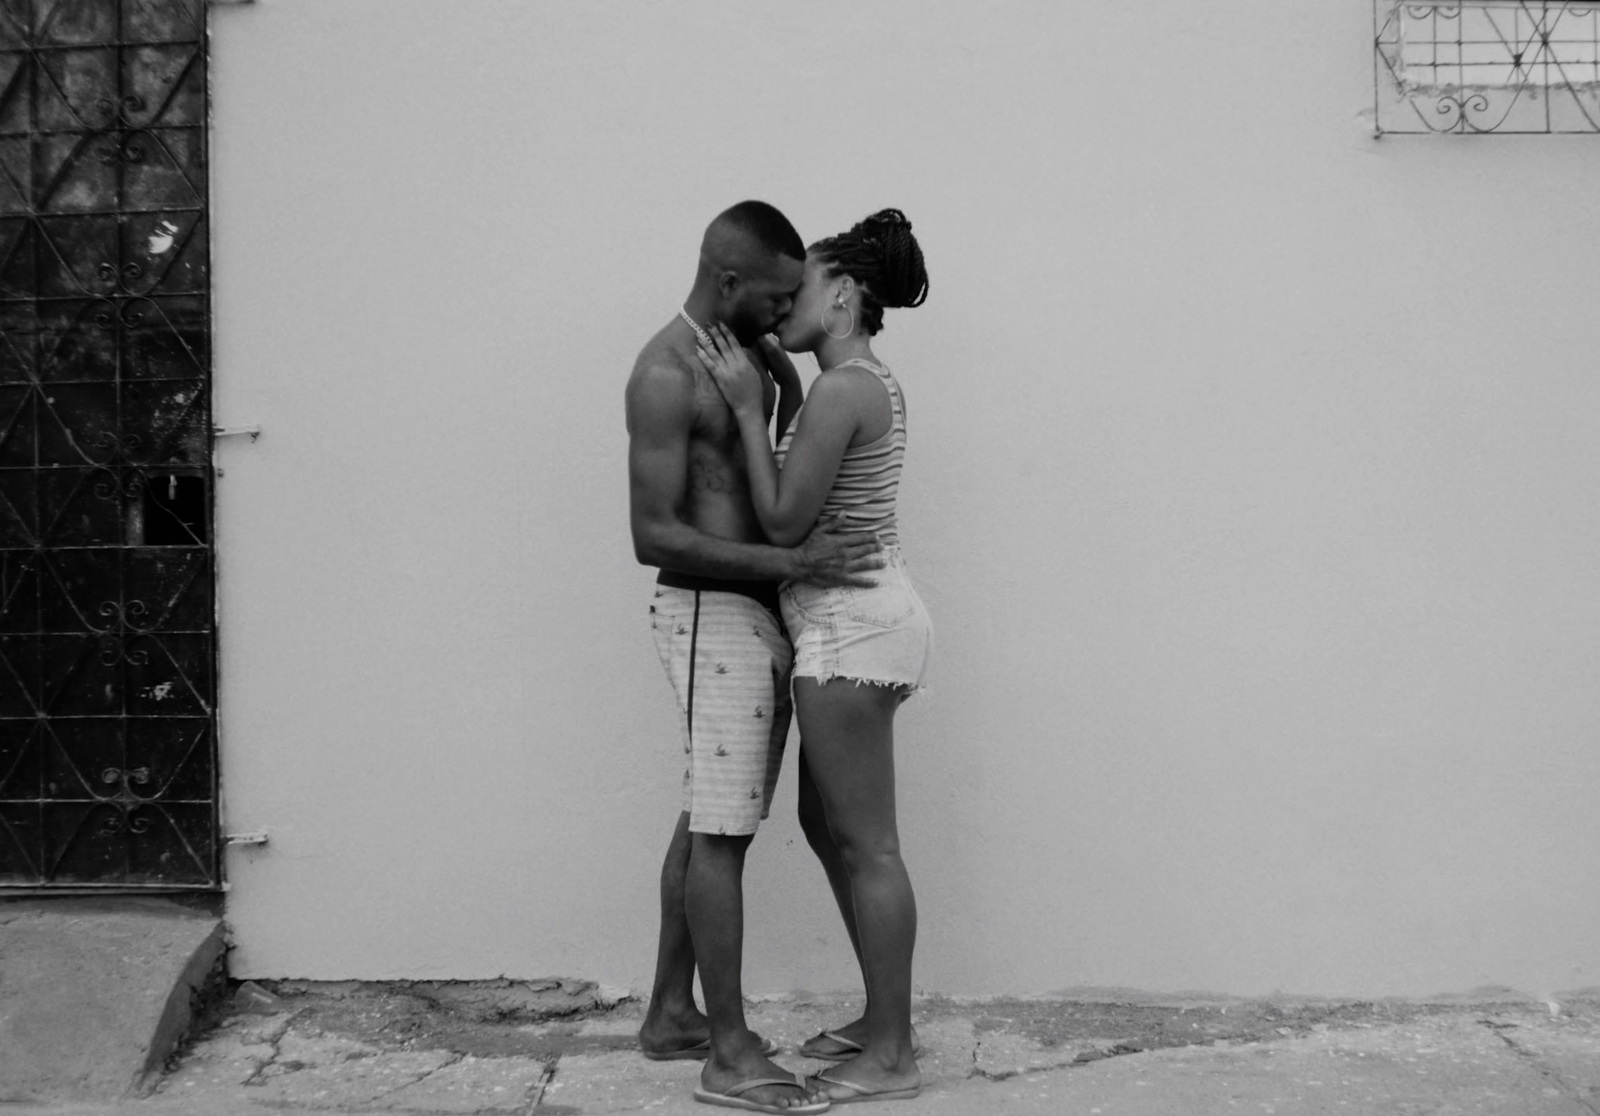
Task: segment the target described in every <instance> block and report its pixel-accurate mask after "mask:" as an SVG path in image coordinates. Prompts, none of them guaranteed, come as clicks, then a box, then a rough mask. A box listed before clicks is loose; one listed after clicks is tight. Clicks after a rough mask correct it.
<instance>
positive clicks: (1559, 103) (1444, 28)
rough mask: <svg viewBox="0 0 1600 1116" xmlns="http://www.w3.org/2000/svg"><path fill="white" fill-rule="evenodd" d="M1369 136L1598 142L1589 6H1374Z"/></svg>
mask: <svg viewBox="0 0 1600 1116" xmlns="http://www.w3.org/2000/svg"><path fill="white" fill-rule="evenodd" d="M1373 29H1374V36H1373V71H1374V73H1373V77H1374V84H1373V93H1374V123H1375V128H1376V130H1377V132H1378V134H1379V135H1383V134H1389V133H1435V134H1453V135H1489V134H1500V135H1527V134H1543V135H1551V134H1600V9H1597V6H1596V5H1595V4H1594V3H1593V2H1592V0H1584V2H1583V3H1576V2H1572V0H1478V2H1476V3H1461V2H1456V3H1449V4H1444V3H1440V4H1428V3H1417V2H1415V0H1374V6H1373Z"/></svg>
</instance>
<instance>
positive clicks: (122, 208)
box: [0, 0, 220, 890]
mask: <svg viewBox="0 0 1600 1116" xmlns="http://www.w3.org/2000/svg"><path fill="white" fill-rule="evenodd" d="M0 72H3V73H5V74H7V75H8V77H7V80H6V81H5V82H4V83H0V890H3V889H8V888H11V889H15V888H28V889H33V888H46V889H49V888H63V887H65V888H115V889H131V888H140V887H162V888H172V887H186V888H198V889H210V888H215V887H217V886H218V885H219V884H220V873H219V862H218V849H219V847H220V841H219V839H218V832H217V817H216V760H215V752H216V747H215V737H216V733H215V704H216V702H215V695H216V667H215V610H214V607H213V573H212V569H213V566H212V553H211V540H210V529H209V510H210V505H211V485H212V477H213V472H212V467H211V454H210V430H211V413H210V398H211V391H210V385H211V380H210V377H211V357H210V285H209V272H210V261H209V256H208V252H209V245H208V242H209V237H208V234H207V217H208V198H207V185H206V183H207V169H206V159H207V149H206V20H205V3H204V0H163V2H162V3H159V4H129V3H107V4H98V3H97V4H85V3H82V0H30V2H29V3H23V4H8V3H0Z"/></svg>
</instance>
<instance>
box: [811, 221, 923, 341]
mask: <svg viewBox="0 0 1600 1116" xmlns="http://www.w3.org/2000/svg"><path fill="white" fill-rule="evenodd" d="M811 251H812V252H813V253H814V254H815V255H816V256H817V257H818V258H819V259H821V260H822V262H823V263H824V264H825V265H826V266H827V269H828V274H829V275H830V276H832V275H848V276H850V278H852V279H854V280H855V281H856V283H857V284H858V285H859V286H860V287H861V324H862V325H863V326H865V327H866V330H867V333H868V334H876V333H877V332H878V331H879V330H880V329H882V328H883V309H884V307H886V306H921V305H922V304H923V302H925V301H926V300H927V297H928V272H927V269H926V268H925V267H923V264H922V248H921V246H920V245H918V244H917V238H916V237H914V236H912V235H911V222H910V221H909V220H907V219H906V215H905V214H904V213H901V212H900V211H899V210H898V209H880V210H878V212H876V213H874V214H873V215H872V216H870V217H868V218H866V219H864V220H862V221H858V222H856V224H855V225H854V226H852V227H851V229H850V231H849V232H842V233H840V234H839V235H838V236H830V237H828V238H827V239H825V240H819V241H817V242H816V243H815V244H813V245H812V246H811Z"/></svg>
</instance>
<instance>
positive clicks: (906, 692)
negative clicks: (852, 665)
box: [794, 672, 933, 702]
mask: <svg viewBox="0 0 1600 1116" xmlns="http://www.w3.org/2000/svg"><path fill="white" fill-rule="evenodd" d="M794 677H795V678H809V679H811V680H812V681H813V682H815V683H817V685H819V686H826V685H827V684H828V683H829V682H832V681H834V680H835V679H837V680H839V681H842V682H854V683H855V684H856V685H857V686H882V687H884V688H886V689H896V690H899V691H900V700H901V701H902V702H904V701H908V700H909V699H911V698H914V697H916V696H917V695H918V694H926V693H930V692H931V691H932V690H933V687H932V686H930V685H928V684H927V683H926V682H901V681H900V680H898V679H891V678H856V677H855V676H853V675H849V674H840V673H838V672H834V673H831V674H821V673H817V674H796V675H794Z"/></svg>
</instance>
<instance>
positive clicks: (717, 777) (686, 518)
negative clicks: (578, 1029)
mask: <svg viewBox="0 0 1600 1116" xmlns="http://www.w3.org/2000/svg"><path fill="white" fill-rule="evenodd" d="M804 261H805V245H804V244H803V243H802V241H801V240H800V236H799V234H798V233H796V232H795V230H794V227H793V226H792V225H791V224H790V223H789V222H788V220H787V219H786V218H785V217H784V216H783V214H781V213H779V212H778V210H776V209H774V208H773V207H772V206H770V205H767V204H766V203H764V202H757V201H747V202H741V203H739V204H738V205H735V206H733V207H732V208H731V209H728V210H726V211H725V212H723V213H721V214H719V215H718V216H717V218H716V219H715V220H713V221H712V222H711V224H710V226H709V227H708V228H707V229H706V233H705V237H704V239H703V241H702V242H701V246H700V261H699V267H698V269H697V271H696V274H695V281H694V287H693V289H692V290H691V291H690V293H689V298H688V300H687V301H686V302H685V303H684V305H683V309H682V310H681V311H680V312H679V314H678V315H677V316H675V317H674V318H673V319H672V320H671V321H670V322H668V323H667V325H666V326H664V327H663V328H662V329H661V330H660V331H659V332H658V333H657V334H656V335H655V336H654V337H652V338H651V339H650V341H649V342H648V343H647V344H646V345H645V347H644V349H643V351H642V352H641V353H640V354H639V358H638V360H637V361H636V362H635V364H634V368H633V374H632V375H631V376H630V377H629V379H628V387H627V393H626V403H627V418H628V477H629V485H630V518H631V524H632V528H633V544H634V553H635V555H636V556H637V557H638V559H639V561H640V562H641V563H643V564H645V565H651V566H659V567H660V568H661V573H660V576H659V577H658V578H657V584H656V586H655V591H654V592H655V596H654V601H653V603H652V604H651V607H650V613H651V626H652V628H653V629H654V634H655V639H656V646H657V650H658V651H659V652H660V655H661V661H662V665H663V666H664V667H665V668H666V670H667V674H668V677H669V678H670V679H671V681H672V685H673V688H674V690H675V691H676V692H677V695H678V704H679V708H680V711H681V714H682V716H681V724H682V727H683V738H684V750H685V752H687V753H688V757H689V765H688V770H687V771H686V772H685V774H684V801H683V812H682V814H681V815H680V816H679V818H678V824H677V828H676V830H675V832H674V833H673V836H672V841H671V843H670V844H669V845H668V848H667V855H666V860H665V862H664V863H663V865H662V869H661V932H660V940H659V945H658V952H657V957H656V978H655V987H654V989H653V990H652V993H651V997H650V1007H649V1010H648V1012H647V1013H646V1016H645V1021H644V1025H643V1026H642V1027H641V1028H640V1031H639V1042H640V1046H641V1047H642V1048H643V1050H644V1052H645V1053H646V1055H647V1056H649V1057H653V1058H693V1057H704V1058H705V1059H706V1065H705V1068H704V1070H703V1071H702V1073H701V1086H702V1088H701V1089H700V1090H697V1091H696V1096H697V1097H702V1096H703V1099H708V1100H711V1101H712V1102H713V1103H717V1102H719V1101H721V1102H726V1101H727V1100H729V1099H733V1100H736V1101H744V1102H748V1103H749V1104H751V1105H768V1106H772V1107H774V1108H778V1109H787V1108H797V1107H798V1108H801V1109H802V1110H806V1106H807V1105H808V1099H809V1098H808V1097H807V1095H806V1093H805V1091H804V1089H803V1087H802V1086H799V1085H794V1084H778V1083H774V1079H777V1080H781V1081H792V1080H793V1078H791V1077H790V1076H789V1075H788V1074H786V1073H785V1072H784V1071H783V1070H782V1069H780V1068H779V1067H777V1066H776V1065H774V1064H773V1063H772V1062H770V1061H769V1060H768V1059H767V1054H768V1053H770V1052H771V1048H769V1047H768V1046H767V1045H766V1044H764V1043H763V1041H762V1040H761V1039H760V1038H759V1037H757V1036H755V1035H753V1034H752V1033H751V1032H750V1030H749V1029H748V1027H746V1025H745V1018H744V1000H743V989H742V986H741V980H740V964H741V960H742V954H743V944H744V900H743V890H742V888H743V883H742V881H743V873H744V858H745V851H746V850H747V849H748V848H749V845H750V840H751V837H752V835H753V834H754V833H755V830H756V827H757V825H758V824H759V822H760V821H761V819H763V818H765V817H766V816H767V812H768V809H769V807H770V805H771V800H772V791H773V788H774V786H775V785H776V783H777V777H778V768H779V765H780V763H781V760H782V757H783V746H784V742H785V740H786V738H787V736H788V731H789V719H790V712H791V710H790V704H789V664H790V660H791V657H792V652H791V649H790V647H789V641H788V637H787V635H786V634H785V632H784V630H783V625H782V622H781V621H780V620H779V618H778V603H777V585H778V582H780V581H782V580H784V579H787V578H793V579H796V580H802V581H808V582H812V583H815V584H820V585H863V584H868V582H867V581H866V579H865V578H863V577H861V576H860V574H861V572H862V571H865V570H869V569H874V568H876V567H878V566H880V565H881V564H882V560H881V558H880V557H879V555H878V550H879V545H878V542H877V540H876V539H875V538H874V537H873V536H871V535H861V534H842V533H838V532H836V531H835V530H834V529H833V528H832V526H831V525H823V526H819V527H818V528H817V529H816V530H815V531H813V532H812V534H811V536H810V537H809V538H807V539H806V540H805V541H804V542H803V543H802V544H801V545H800V546H798V547H795V548H792V549H788V548H782V547H774V546H770V545H768V544H767V543H766V541H765V537H764V536H763V534H762V531H761V527H760V524H759V522H758V520H757V518H756V514H755V509H754V507H753V506H752V505H751V502H750V494H749V486H748V478H747V476H746V474H745V467H744V454H743V452H742V450H741V447H740V438H739V428H738V423H737V422H736V421H735V419H734V416H733V412H732V411H731V410H730V409H729V407H728V405H727V404H726V403H725V402H724V401H723V398H722V394H721V393H720V392H719V391H718V390H717V387H716V384H715V383H714V382H712V380H711V378H710V376H709V375H707V373H706V372H705V371H704V369H703V368H702V367H701V365H700V363H699V362H698V361H697V360H696V358H695V349H696V347H697V346H699V345H704V346H705V347H706V348H707V349H710V348H712V345H711V342H710V339H709V337H707V336H706V335H705V330H706V328H707V327H709V326H710V325H711V324H712V323H714V322H721V323H722V324H724V325H726V326H727V327H728V329H729V330H731V331H732V332H733V334H734V335H735V337H737V338H738V339H739V341H740V342H741V343H742V344H744V345H746V346H747V347H749V346H755V345H757V342H758V341H759V340H760V339H761V338H762V337H763V335H765V334H767V333H769V332H771V331H772V330H773V329H774V328H775V327H776V326H777V325H778V324H779V323H780V322H781V321H782V320H783V317H784V315H785V314H787V313H788V311H789V308H790V306H791V305H792V303H793V299H794V295H795V292H796V291H797V290H798V289H799V287H800V279H801V275H802V272H803V264H804ZM766 344H770V342H766ZM752 356H753V357H755V358H758V359H759V360H760V365H759V366H761V367H765V368H767V370H768V376H769V381H772V382H769V383H768V384H767V385H766V407H767V412H768V414H769V416H770V415H771V414H772V412H773V410H774V404H775V403H776V411H777V415H778V421H779V424H780V426H779V428H780V429H782V428H783V426H785V425H786V424H787V423H788V421H789V419H791V418H792V417H793V415H794V413H795V412H796V411H797V410H798V409H799V406H800V400H801V389H800V383H799V378H798V376H797V375H796V374H795V372H794V368H793V366H792V365H791V364H789V362H788V361H787V360H784V359H775V360H771V361H768V360H766V359H765V357H764V356H763V354H762V352H761V350H760V349H759V348H757V349H756V350H755V351H754V352H753V353H752ZM774 377H775V378H776V379H775V380H774V379H773V378H774ZM696 964H698V966H699V969H700V983H701V987H702V990H703V991H704V993H705V1003H706V1011H705V1014H704V1015H702V1014H701V1013H700V1011H699V1009H697V1008H696V1007H695V1003H694V991H693V988H694V971H695V967H696ZM763 1080H765V1081H766V1082H767V1083H765V1084H758V1085H752V1084H751V1083H752V1082H762V1081H763Z"/></svg>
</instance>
